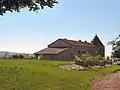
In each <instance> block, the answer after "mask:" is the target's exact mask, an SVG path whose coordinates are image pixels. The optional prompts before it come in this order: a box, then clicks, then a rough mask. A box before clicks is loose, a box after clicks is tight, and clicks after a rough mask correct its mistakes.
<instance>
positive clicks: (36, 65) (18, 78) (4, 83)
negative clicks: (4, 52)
mask: <svg viewBox="0 0 120 90" xmlns="http://www.w3.org/2000/svg"><path fill="white" fill-rule="evenodd" d="M71 63H73V62H60V61H38V60H3V59H2V60H0V90H90V84H91V82H90V81H91V80H92V79H93V77H94V76H98V75H106V74H108V73H111V72H113V71H114V70H116V69H119V66H112V67H111V68H104V69H91V70H88V71H68V70H62V69H59V68H58V67H59V65H61V64H62V65H63V64H71Z"/></svg>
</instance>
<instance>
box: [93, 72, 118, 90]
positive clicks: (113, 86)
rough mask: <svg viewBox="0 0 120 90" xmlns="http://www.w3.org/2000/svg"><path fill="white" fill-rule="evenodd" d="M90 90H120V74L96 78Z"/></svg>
mask: <svg viewBox="0 0 120 90" xmlns="http://www.w3.org/2000/svg"><path fill="white" fill-rule="evenodd" d="M91 90H120V72H117V73H113V74H109V75H107V76H103V77H98V78H96V79H95V80H93V82H92V88H91Z"/></svg>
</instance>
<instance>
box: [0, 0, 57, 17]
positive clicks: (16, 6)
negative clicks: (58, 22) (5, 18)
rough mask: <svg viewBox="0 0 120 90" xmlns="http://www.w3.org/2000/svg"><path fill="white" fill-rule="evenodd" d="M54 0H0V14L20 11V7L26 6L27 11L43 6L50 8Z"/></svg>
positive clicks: (36, 9)
mask: <svg viewBox="0 0 120 90" xmlns="http://www.w3.org/2000/svg"><path fill="white" fill-rule="evenodd" d="M55 3H57V1H56V0H0V15H4V14H5V13H6V11H10V12H13V11H17V12H20V10H21V9H22V8H28V9H29V11H38V10H39V9H43V8H44V7H45V6H47V7H50V8H52V7H53V6H54V4H55Z"/></svg>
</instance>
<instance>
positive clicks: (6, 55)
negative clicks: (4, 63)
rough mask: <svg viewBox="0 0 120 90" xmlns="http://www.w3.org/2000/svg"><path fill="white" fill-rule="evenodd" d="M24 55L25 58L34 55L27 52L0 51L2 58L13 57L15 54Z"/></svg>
mask: <svg viewBox="0 0 120 90" xmlns="http://www.w3.org/2000/svg"><path fill="white" fill-rule="evenodd" d="M16 54H17V55H19V54H21V55H23V56H24V58H29V57H34V55H33V54H27V53H15V52H8V51H0V58H11V57H12V56H13V55H16Z"/></svg>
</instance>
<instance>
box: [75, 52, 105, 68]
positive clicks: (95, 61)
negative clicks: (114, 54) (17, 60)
mask: <svg viewBox="0 0 120 90" xmlns="http://www.w3.org/2000/svg"><path fill="white" fill-rule="evenodd" d="M75 64H77V65H81V66H84V67H88V66H98V65H101V66H105V64H106V63H105V59H104V58H103V57H102V56H100V55H97V56H92V55H90V54H88V53H87V54H82V55H80V56H75Z"/></svg>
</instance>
